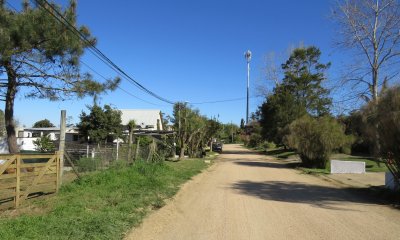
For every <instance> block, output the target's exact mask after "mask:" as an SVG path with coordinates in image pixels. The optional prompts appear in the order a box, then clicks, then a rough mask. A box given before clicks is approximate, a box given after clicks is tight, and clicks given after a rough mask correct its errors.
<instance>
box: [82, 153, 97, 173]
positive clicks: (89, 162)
mask: <svg viewBox="0 0 400 240" xmlns="http://www.w3.org/2000/svg"><path fill="white" fill-rule="evenodd" d="M76 165H77V167H78V171H80V172H92V171H96V170H97V169H99V168H100V166H101V159H100V158H90V157H89V158H87V157H83V158H80V159H79V160H78V161H77V163H76Z"/></svg>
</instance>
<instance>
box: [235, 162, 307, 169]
mask: <svg viewBox="0 0 400 240" xmlns="http://www.w3.org/2000/svg"><path fill="white" fill-rule="evenodd" d="M234 163H235V164H237V165H241V166H249V167H266V168H296V167H298V166H299V165H300V163H299V162H293V161H291V162H279V163H274V162H250V161H246V162H244V161H240V162H234Z"/></svg>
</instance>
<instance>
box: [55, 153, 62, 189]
mask: <svg viewBox="0 0 400 240" xmlns="http://www.w3.org/2000/svg"><path fill="white" fill-rule="evenodd" d="M55 154H56V193H58V189H59V188H60V185H61V183H60V180H61V175H60V169H61V168H60V157H61V156H60V152H55Z"/></svg>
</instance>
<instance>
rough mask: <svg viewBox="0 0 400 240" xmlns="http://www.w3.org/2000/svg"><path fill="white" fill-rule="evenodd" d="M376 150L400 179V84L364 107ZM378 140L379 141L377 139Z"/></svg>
mask: <svg viewBox="0 0 400 240" xmlns="http://www.w3.org/2000/svg"><path fill="white" fill-rule="evenodd" d="M363 117H364V119H365V122H367V123H368V124H369V132H370V136H371V139H374V140H375V150H376V153H377V155H378V156H380V157H382V158H383V159H384V160H385V163H386V165H387V167H388V168H389V170H390V171H391V172H392V174H393V175H394V176H395V177H396V179H397V180H399V179H400V137H399V136H400V86H396V87H392V88H390V89H386V90H383V91H382V95H381V96H380V98H379V102H378V103H377V104H376V103H375V102H371V103H369V104H368V105H367V106H366V107H364V109H363ZM376 140H378V141H376Z"/></svg>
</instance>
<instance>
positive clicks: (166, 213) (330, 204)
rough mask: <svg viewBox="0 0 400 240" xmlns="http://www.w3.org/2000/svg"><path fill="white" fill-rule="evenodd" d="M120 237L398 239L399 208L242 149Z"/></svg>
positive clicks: (234, 148) (231, 150)
mask: <svg viewBox="0 0 400 240" xmlns="http://www.w3.org/2000/svg"><path fill="white" fill-rule="evenodd" d="M126 239H140V240H147V239H169V240H190V239H204V240H212V239H218V240H224V239H227V240H235V239H240V240H242V239H243V240H245V239H246V240H247V239H260V240H261V239H262V240H266V239H335V240H336V239H341V240H343V239H374V240H376V239H400V211H399V210H396V209H393V208H391V207H389V206H385V205H381V204H379V203H378V202H376V201H374V200H373V199H370V198H368V197H366V196H364V195H359V194H356V193H354V192H352V191H349V190H348V189H345V188H344V187H343V186H340V185H337V184H334V183H332V182H328V181H326V180H323V179H320V178H318V177H315V176H310V175H305V174H301V173H299V172H298V171H296V170H294V169H290V168H287V166H286V165H285V164H284V163H282V161H281V160H275V159H273V158H271V157H267V156H263V155H259V154H257V153H254V152H252V151H249V150H247V149H244V148H243V147H241V146H240V145H224V153H223V154H221V155H220V157H219V158H218V159H217V160H216V164H214V165H213V166H211V167H210V168H209V169H208V170H206V171H205V172H203V173H202V174H200V175H198V176H196V177H195V178H193V180H191V181H189V182H188V183H186V184H185V185H183V187H182V189H181V190H180V191H179V193H178V194H177V195H176V196H175V197H174V198H173V199H172V200H170V201H169V202H168V204H167V205H166V206H164V207H163V208H161V209H160V210H158V211H155V212H153V213H152V214H150V215H149V216H148V217H147V218H146V219H145V220H144V222H143V224H142V225H141V226H139V227H138V228H136V229H133V230H132V231H131V232H129V233H128V234H127V237H126Z"/></svg>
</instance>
